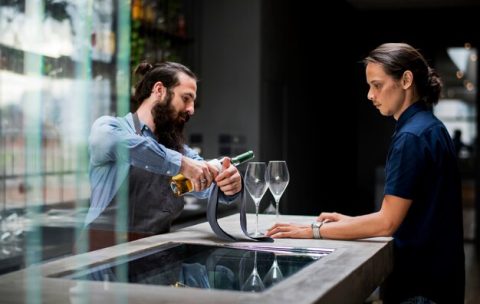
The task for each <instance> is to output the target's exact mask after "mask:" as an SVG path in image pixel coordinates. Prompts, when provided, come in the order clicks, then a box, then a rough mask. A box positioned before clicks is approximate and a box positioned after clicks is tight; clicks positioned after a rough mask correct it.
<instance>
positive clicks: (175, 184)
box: [170, 151, 255, 196]
mask: <svg viewBox="0 0 480 304" xmlns="http://www.w3.org/2000/svg"><path fill="white" fill-rule="evenodd" d="M254 157H255V155H254V154H253V151H248V152H245V153H242V154H240V155H237V156H235V157H232V158H231V163H232V165H234V166H238V165H240V164H243V163H244V162H246V161H249V160H251V159H252V158H254ZM222 162H223V158H221V159H216V158H215V159H212V160H209V161H208V163H210V164H213V165H215V166H216V167H217V169H218V170H219V171H221V169H222ZM170 188H171V189H172V191H173V193H174V194H175V195H176V196H182V195H184V194H185V193H188V192H192V191H193V190H194V189H193V184H192V182H191V181H190V180H189V179H187V178H186V177H185V176H183V174H177V175H175V176H173V177H172V180H171V182H170Z"/></svg>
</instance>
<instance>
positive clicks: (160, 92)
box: [152, 81, 167, 100]
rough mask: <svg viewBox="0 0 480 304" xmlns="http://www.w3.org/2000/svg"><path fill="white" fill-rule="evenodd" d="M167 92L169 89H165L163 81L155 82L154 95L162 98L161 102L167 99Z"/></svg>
mask: <svg viewBox="0 0 480 304" xmlns="http://www.w3.org/2000/svg"><path fill="white" fill-rule="evenodd" d="M166 92H167V88H165V86H164V85H163V83H162V82H161V81H157V82H155V84H154V85H153V89H152V94H155V95H156V96H157V97H159V98H160V100H163V98H165V94H166Z"/></svg>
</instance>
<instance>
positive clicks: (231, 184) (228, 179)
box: [215, 157, 242, 195]
mask: <svg viewBox="0 0 480 304" xmlns="http://www.w3.org/2000/svg"><path fill="white" fill-rule="evenodd" d="M215 182H216V183H217V185H218V187H219V188H220V190H222V192H223V193H225V195H234V194H237V193H238V192H240V190H242V177H241V176H240V172H238V169H237V167H235V166H234V165H232V163H231V162H230V158H228V157H225V158H224V159H223V164H222V172H221V173H220V174H218V176H217V177H216V178H215Z"/></svg>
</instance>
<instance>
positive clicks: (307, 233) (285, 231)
mask: <svg viewBox="0 0 480 304" xmlns="http://www.w3.org/2000/svg"><path fill="white" fill-rule="evenodd" d="M266 235H267V236H269V237H272V238H292V239H311V238H313V231H312V227H311V225H309V224H308V225H305V224H290V223H275V224H274V225H273V226H272V227H271V228H269V229H268V230H267V232H266Z"/></svg>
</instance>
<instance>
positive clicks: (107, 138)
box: [85, 113, 238, 225]
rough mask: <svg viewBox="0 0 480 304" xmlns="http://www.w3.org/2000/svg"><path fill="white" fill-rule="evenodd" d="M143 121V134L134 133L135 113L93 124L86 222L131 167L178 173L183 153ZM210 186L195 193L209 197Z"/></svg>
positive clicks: (187, 152) (110, 196) (103, 205)
mask: <svg viewBox="0 0 480 304" xmlns="http://www.w3.org/2000/svg"><path fill="white" fill-rule="evenodd" d="M140 124H141V130H142V134H143V136H139V135H137V134H136V133H135V127H134V124H133V116H132V113H129V114H127V115H126V116H124V117H112V116H102V117H100V118H98V119H97V120H96V121H95V122H94V123H93V125H92V129H91V132H90V137H89V140H88V150H89V153H90V185H91V197H90V208H89V210H88V214H87V217H86V219H85V225H88V224H90V223H91V222H92V221H94V220H95V219H96V218H97V217H98V216H99V215H100V214H101V213H102V211H103V210H105V208H106V207H107V206H108V204H109V203H110V202H111V201H112V199H113V197H114V196H115V194H116V193H117V191H118V189H119V188H120V186H121V184H122V182H123V181H124V179H125V178H126V177H127V176H128V172H129V168H130V166H135V167H138V168H142V169H145V170H147V171H150V172H152V173H156V174H162V175H168V176H174V175H176V174H178V173H179V171H180V166H181V160H182V154H181V153H179V152H177V151H174V150H171V149H168V148H166V147H165V146H163V145H162V144H160V143H158V142H157V140H156V139H155V136H154V134H153V132H152V131H151V130H150V129H149V128H148V126H147V125H145V123H143V122H141V121H140ZM184 148H185V149H184V155H185V156H187V157H189V158H193V159H197V160H202V157H200V156H199V155H198V153H197V152H195V151H194V150H193V149H191V148H189V147H188V146H186V145H185V146H184ZM211 188H212V187H210V188H208V189H206V190H204V191H200V192H193V193H192V194H193V195H194V196H196V197H197V198H207V197H208V196H209V195H210V191H211ZM237 196H238V195H234V196H226V195H224V194H223V193H222V194H221V198H220V200H221V201H223V202H230V201H233V200H234V199H235V198H236V197H237Z"/></svg>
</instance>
